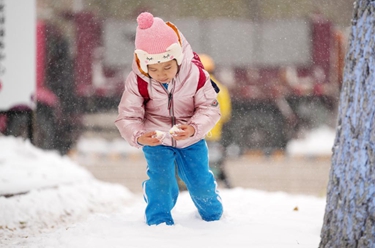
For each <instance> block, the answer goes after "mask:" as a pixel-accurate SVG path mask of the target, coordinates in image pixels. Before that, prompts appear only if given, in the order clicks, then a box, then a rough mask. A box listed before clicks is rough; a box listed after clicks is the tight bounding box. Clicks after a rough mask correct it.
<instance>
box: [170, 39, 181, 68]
mask: <svg viewBox="0 0 375 248" xmlns="http://www.w3.org/2000/svg"><path fill="white" fill-rule="evenodd" d="M166 50H167V52H169V53H170V55H171V56H173V57H171V59H175V60H177V64H178V65H181V63H182V59H183V57H184V54H183V53H182V47H181V46H180V44H178V43H173V44H172V45H170V46H169V47H168V48H167V49H166Z"/></svg>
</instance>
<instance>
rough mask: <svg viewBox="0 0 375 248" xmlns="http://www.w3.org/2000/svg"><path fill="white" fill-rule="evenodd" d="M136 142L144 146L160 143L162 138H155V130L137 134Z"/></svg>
mask: <svg viewBox="0 0 375 248" xmlns="http://www.w3.org/2000/svg"><path fill="white" fill-rule="evenodd" d="M137 142H138V143H139V144H141V145H144V146H157V145H160V144H161V142H162V140H160V139H158V138H157V133H156V132H155V131H152V132H148V133H144V134H143V135H142V136H139V137H138V140H137Z"/></svg>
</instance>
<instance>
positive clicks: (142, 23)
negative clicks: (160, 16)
mask: <svg viewBox="0 0 375 248" xmlns="http://www.w3.org/2000/svg"><path fill="white" fill-rule="evenodd" d="M137 22H138V27H139V28H140V29H147V28H150V27H151V26H152V24H153V23H154V16H153V15H152V14H151V13H149V12H143V13H141V14H140V15H139V16H138V18H137Z"/></svg>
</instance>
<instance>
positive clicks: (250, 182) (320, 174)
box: [71, 153, 331, 197]
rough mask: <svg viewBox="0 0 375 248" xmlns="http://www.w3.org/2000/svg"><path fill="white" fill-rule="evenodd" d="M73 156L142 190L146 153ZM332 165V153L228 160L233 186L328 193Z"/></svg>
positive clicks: (95, 171) (102, 174)
mask: <svg viewBox="0 0 375 248" xmlns="http://www.w3.org/2000/svg"><path fill="white" fill-rule="evenodd" d="M71 158H72V159H73V160H74V161H76V162H77V163H78V164H80V165H81V166H83V167H85V168H86V169H88V170H89V171H90V172H91V173H92V174H93V175H94V176H95V177H96V178H98V179H99V180H103V181H107V182H111V183H118V184H121V185H124V186H125V187H127V188H128V189H129V190H131V191H132V192H134V193H141V192H142V187H141V184H142V182H143V181H144V180H146V179H147V176H146V161H145V160H144V158H143V156H142V153H139V154H130V155H129V156H124V155H114V154H112V155H98V154H95V153H90V154H72V155H71ZM330 165H331V161H330V158H328V157H321V158H319V157H317V158H304V157H298V158H297V157H295V158H291V157H286V156H284V155H276V156H271V157H266V156H262V155H244V156H242V157H240V158H236V159H229V160H227V162H226V169H227V173H228V176H229V178H230V180H231V183H232V185H233V187H242V188H252V189H259V190H264V191H284V192H287V193H292V194H307V195H314V196H318V197H324V196H325V193H326V187H327V183H328V177H329V176H328V174H329V169H330ZM219 186H221V184H220V183H219Z"/></svg>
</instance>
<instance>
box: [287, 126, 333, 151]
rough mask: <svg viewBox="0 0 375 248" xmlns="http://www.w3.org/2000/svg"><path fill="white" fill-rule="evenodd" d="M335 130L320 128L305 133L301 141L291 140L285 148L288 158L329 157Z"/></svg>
mask: <svg viewBox="0 0 375 248" xmlns="http://www.w3.org/2000/svg"><path fill="white" fill-rule="evenodd" d="M335 136H336V130H335V129H333V128H330V127H328V126H321V127H319V128H317V129H313V130H311V131H310V132H308V133H306V135H305V137H304V138H303V139H296V140H291V141H290V142H289V143H288V145H287V148H286V151H287V153H288V155H290V156H312V157H314V156H331V155H332V147H333V144H334V140H335Z"/></svg>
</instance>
